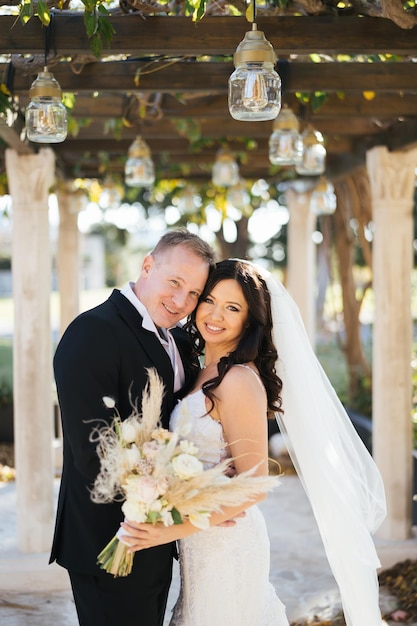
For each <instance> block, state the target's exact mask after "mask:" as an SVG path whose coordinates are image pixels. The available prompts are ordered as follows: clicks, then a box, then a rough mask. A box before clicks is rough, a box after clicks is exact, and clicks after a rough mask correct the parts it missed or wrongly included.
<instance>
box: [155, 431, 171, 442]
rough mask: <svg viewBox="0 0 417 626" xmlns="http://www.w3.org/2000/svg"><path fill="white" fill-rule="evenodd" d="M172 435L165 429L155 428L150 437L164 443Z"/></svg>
mask: <svg viewBox="0 0 417 626" xmlns="http://www.w3.org/2000/svg"><path fill="white" fill-rule="evenodd" d="M172 435H173V433H171V432H169V430H166V429H165V428H155V430H154V431H153V432H152V435H151V437H152V439H155V441H158V442H159V443H165V442H167V441H169V440H170V439H171V438H172Z"/></svg>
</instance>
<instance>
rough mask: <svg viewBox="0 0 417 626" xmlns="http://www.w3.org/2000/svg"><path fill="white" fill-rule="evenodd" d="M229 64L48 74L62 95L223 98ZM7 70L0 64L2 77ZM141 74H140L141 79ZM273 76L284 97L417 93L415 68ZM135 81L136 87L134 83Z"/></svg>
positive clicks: (293, 67) (304, 70) (357, 67)
mask: <svg viewBox="0 0 417 626" xmlns="http://www.w3.org/2000/svg"><path fill="white" fill-rule="evenodd" d="M233 69H234V67H233V64H232V63H231V62H224V63H222V62H207V63H197V62H187V61H178V62H175V63H170V64H167V63H166V62H163V61H158V62H154V63H152V64H151V65H149V63H144V62H137V61H130V60H127V61H109V62H105V63H94V62H92V63H88V64H87V65H85V66H84V68H83V69H82V71H81V72H79V73H74V71H73V69H72V67H71V64H70V63H58V64H57V65H55V66H54V67H53V68H52V70H53V74H54V76H55V78H56V79H57V80H58V82H59V84H60V85H61V88H62V89H63V91H72V92H77V93H78V94H83V93H85V92H87V93H89V94H91V92H92V91H93V90H94V91H98V92H113V93H114V92H116V91H122V92H131V91H135V90H136V91H140V92H142V93H147V92H163V93H171V94H176V93H178V92H181V93H191V94H195V93H200V92H203V93H206V94H227V90H228V80H229V76H230V75H231V73H232V72H233ZM5 71H6V64H2V63H0V75H4V73H5ZM141 71H143V73H141ZM277 71H278V73H279V74H280V75H281V79H282V92H283V93H284V94H289V93H295V92H298V91H307V92H313V91H326V92H328V93H331V92H344V93H356V94H357V93H361V92H363V91H374V92H382V93H384V94H387V93H399V92H403V93H415V92H417V72H416V68H415V64H414V63H408V62H407V63H305V62H297V61H294V62H286V61H278V64H277ZM35 75H36V72H35V73H33V71H31V72H30V73H29V74H24V73H23V71H22V70H19V68H18V69H17V71H16V75H15V78H14V81H13V91H14V93H15V94H16V95H26V94H27V92H28V90H29V88H30V86H31V84H32V81H33V79H34V77H35ZM136 76H138V81H137V82H135V77H136Z"/></svg>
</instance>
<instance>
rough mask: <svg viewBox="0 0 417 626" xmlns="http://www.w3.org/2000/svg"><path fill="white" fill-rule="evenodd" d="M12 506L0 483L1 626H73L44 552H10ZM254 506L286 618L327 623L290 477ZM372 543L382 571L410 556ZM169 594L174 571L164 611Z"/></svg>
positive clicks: (301, 499)
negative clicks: (257, 507) (265, 536)
mask: <svg viewBox="0 0 417 626" xmlns="http://www.w3.org/2000/svg"><path fill="white" fill-rule="evenodd" d="M57 487H58V482H56V484H55V489H56V490H57ZM15 507H16V485H15V483H5V484H4V483H3V484H0V624H1V626H77V619H76V615H75V609H74V604H73V601H72V597H71V592H70V590H69V584H68V580H67V575H66V572H65V571H64V570H62V569H61V568H60V567H59V566H56V565H48V564H47V563H48V554H47V553H42V554H22V553H20V552H19V550H18V549H17V539H16V516H15ZM262 509H263V512H264V514H265V518H266V522H267V525H268V530H269V534H270V538H271V557H272V558H271V580H272V582H273V583H274V585H275V587H276V589H277V591H278V594H279V596H280V597H281V599H282V600H283V602H284V603H285V604H286V606H287V613H288V616H289V619H290V621H291V622H297V624H300V623H305V624H307V623H308V622H309V621H311V620H312V618H313V616H314V615H317V616H318V617H319V618H320V619H321V620H322V621H324V620H325V619H331V618H332V616H334V615H335V613H337V612H338V611H339V609H340V600H339V594H338V590H337V587H336V584H335V582H334V579H333V577H332V575H331V572H330V569H329V566H328V564H327V560H326V557H325V555H324V550H323V547H322V543H321V539H320V536H319V534H318V531H317V528H316V525H315V522H314V518H313V516H312V513H311V510H310V506H309V504H308V501H307V499H306V497H305V495H304V491H303V489H302V487H301V485H300V482H299V480H298V478H297V477H296V476H284V478H283V479H282V485H281V486H280V488H279V489H276V490H275V492H274V493H272V494H270V495H269V496H268V499H267V500H266V501H265V502H263V503H262ZM376 545H377V549H378V553H379V556H380V559H381V562H382V565H383V567H384V568H387V567H391V566H392V565H394V564H395V563H398V562H400V561H403V560H405V559H406V558H411V559H416V558H417V539H416V538H414V539H412V540H409V541H406V542H398V543H397V542H396V543H392V542H384V541H379V540H376ZM177 592H178V574H177V573H176V574H175V576H174V580H173V584H172V588H171V595H170V602H169V605H170V607H172V604H173V602H174V600H175V597H176V594H177ZM394 608H396V607H395V604H394V603H393V601H392V598H390V597H389V596H388V595H387V594H385V593H382V594H381V609H382V611H383V613H387V612H388V611H392V610H394ZM169 612H170V611H168V612H167V621H166V623H168V621H169ZM300 620H301V621H300ZM388 623H390V624H391V623H392V624H394V622H388ZM97 626H99V625H97ZM242 626H251V625H242ZM408 626H411V625H410V624H409V625H408ZM414 626H416V625H414Z"/></svg>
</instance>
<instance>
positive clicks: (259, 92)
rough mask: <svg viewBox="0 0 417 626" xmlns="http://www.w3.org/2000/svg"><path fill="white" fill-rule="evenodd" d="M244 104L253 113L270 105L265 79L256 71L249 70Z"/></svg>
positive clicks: (243, 99)
mask: <svg viewBox="0 0 417 626" xmlns="http://www.w3.org/2000/svg"><path fill="white" fill-rule="evenodd" d="M242 102H243V104H244V106H245V107H246V108H248V109H251V110H253V111H261V110H262V109H264V108H265V107H266V105H267V104H268V92H267V88H266V84H265V79H264V77H263V76H262V74H260V73H259V72H258V71H256V70H249V72H248V75H247V77H246V80H245V86H244V92H243V98H242Z"/></svg>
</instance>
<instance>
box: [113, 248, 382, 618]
mask: <svg viewBox="0 0 417 626" xmlns="http://www.w3.org/2000/svg"><path fill="white" fill-rule="evenodd" d="M258 270H259V268H256V267H255V266H254V265H252V264H251V263H248V262H245V261H239V260H234V259H232V260H226V261H221V262H220V263H218V264H217V266H216V269H215V270H214V271H213V272H212V273H211V274H210V276H209V279H208V282H207V284H206V287H205V289H204V293H203V294H202V296H201V298H200V300H199V304H198V306H197V309H196V311H195V312H194V313H193V314H192V315H191V317H190V320H189V323H188V325H187V326H188V329H189V331H190V333H191V335H192V338H193V341H194V344H195V346H196V349H197V350H198V351H199V352H200V353H202V351H203V349H204V355H205V364H204V367H203V369H202V370H201V371H200V373H199V375H198V378H197V380H196V383H195V385H194V389H193V390H192V391H191V393H189V395H187V396H186V397H185V398H184V399H183V400H182V401H180V402H179V403H178V405H177V406H176V408H175V409H174V411H173V413H172V415H171V426H172V428H175V426H176V425H177V423H178V420H181V419H183V418H184V415H188V416H189V418H190V421H191V433H190V434H189V435H187V438H188V439H190V440H193V441H194V443H195V444H196V445H197V447H198V448H199V454H200V455H202V456H203V458H204V461H205V464H206V467H210V466H212V465H214V464H216V463H219V462H220V461H221V460H223V459H224V458H226V457H233V459H234V465H235V469H236V472H237V473H240V472H243V471H246V470H248V469H251V468H253V467H256V474H258V475H262V474H266V473H267V472H268V452H267V450H268V438H267V417H271V416H273V415H274V413H275V416H276V417H277V420H278V422H279V424H280V429H281V431H282V432H283V434H285V436H286V437H287V445H288V447H289V450H290V453H291V455H292V458H293V461H294V464H295V466H296V469H297V472H298V474H299V476H300V479H301V481H302V483H303V486H304V488H305V489H306V492H307V495H308V497H309V499H310V502H311V505H312V508H313V512H314V514H315V517H316V520H317V523H318V526H319V530H320V532H321V534H322V537H323V541H324V546H325V549H326V554H327V557H328V560H329V563H330V566H331V568H332V571H333V574H334V576H335V578H336V581H337V583H338V585H339V589H340V592H341V598H342V603H343V608H344V612H345V617H346V621H347V624H348V626H380V624H381V613H380V611H379V606H378V582H377V576H376V568H377V567H378V566H379V561H378V558H377V556H376V552H375V548H374V545H373V542H372V538H371V536H370V533H371V532H373V531H374V530H375V528H376V527H377V526H378V525H379V523H380V522H381V520H382V519H383V516H384V511H385V508H384V507H385V501H384V491H383V486H382V482H381V479H380V475H379V472H378V470H377V468H376V466H375V464H374V463H373V460H372V458H371V457H370V455H369V454H368V452H367V450H366V448H365V447H364V446H363V444H362V443H361V441H360V439H359V437H358V436H357V434H356V432H355V430H354V428H353V426H352V425H351V424H350V420H349V418H348V417H347V415H346V413H345V411H344V409H343V407H342V406H341V405H340V402H339V401H338V399H337V397H336V395H335V394H334V391H333V389H332V388H331V385H330V383H329V381H328V380H327V377H326V376H325V374H324V372H323V371H322V370H321V367H320V365H319V364H318V361H317V359H316V357H315V355H314V353H313V351H312V349H311V346H310V343H309V341H308V338H307V336H306V334H305V330H304V327H303V325H302V322H301V320H300V316H299V312H298V309H297V308H296V306H295V304H294V302H293V301H292V299H291V298H290V296H289V295H288V293H287V292H286V291H285V289H284V288H283V287H282V285H280V284H279V283H277V282H276V281H274V280H273V279H272V277H271V275H269V273H266V272H264V271H263V270H262V272H261V271H258ZM277 349H278V353H279V354H277ZM281 406H282V408H281ZM264 497H265V496H264V495H260V496H259V497H258V498H257V501H260V500H262V499H263V498H264ZM243 511H245V513H244V515H243V516H242V515H240V514H241V513H242V512H243ZM230 519H234V521H233V522H228V521H227V520H230ZM219 524H220V525H219ZM122 527H123V530H124V533H128V535H129V536H128V537H125V540H126V543H129V544H130V545H131V551H136V550H142V549H146V548H149V547H153V546H155V545H160V544H164V543H168V542H171V541H175V540H179V557H180V558H179V562H180V574H181V589H180V595H179V598H178V601H177V603H176V605H175V607H174V611H173V616H172V619H171V622H170V624H171V626H213V624H216V626H217V625H218V626H226V625H227V626H288V620H287V617H286V614H285V607H284V605H283V604H282V602H281V601H280V600H279V598H278V597H277V595H276V594H275V590H274V588H273V586H272V585H271V584H270V582H269V580H268V575H269V540H268V536H267V532H266V528H265V523H264V519H263V517H262V515H261V513H260V510H259V508H258V507H257V506H256V502H254V501H253V500H252V501H250V502H244V503H242V504H241V505H240V506H237V507H233V508H231V507H228V508H224V509H223V510H222V512H221V513H216V514H213V515H212V516H211V518H210V528H209V529H208V530H203V531H200V530H199V529H198V528H196V527H195V526H193V525H191V524H190V523H189V522H185V523H184V524H180V525H175V526H169V527H165V526H163V525H161V524H156V525H151V524H135V523H133V522H125V523H123V524H122Z"/></svg>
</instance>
